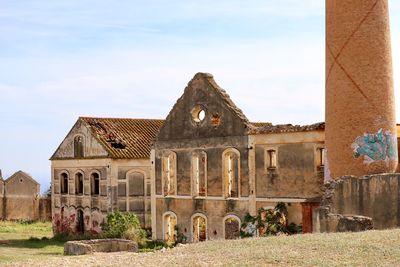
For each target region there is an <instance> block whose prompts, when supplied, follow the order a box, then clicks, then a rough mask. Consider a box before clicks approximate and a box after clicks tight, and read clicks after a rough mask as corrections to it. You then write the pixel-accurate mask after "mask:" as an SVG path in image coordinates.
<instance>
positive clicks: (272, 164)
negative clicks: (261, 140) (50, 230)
mask: <svg viewBox="0 0 400 267" xmlns="http://www.w3.org/2000/svg"><path fill="white" fill-rule="evenodd" d="M266 163H267V169H269V170H271V169H276V150H275V149H269V150H267V162H266Z"/></svg>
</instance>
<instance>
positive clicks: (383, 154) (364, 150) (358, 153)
mask: <svg viewBox="0 0 400 267" xmlns="http://www.w3.org/2000/svg"><path fill="white" fill-rule="evenodd" d="M351 147H352V148H353V151H354V156H355V157H356V158H359V157H362V156H363V157H364V163H365V164H371V163H373V162H375V161H389V160H397V140H396V136H393V135H392V133H391V132H390V131H384V130H382V129H380V130H379V131H378V132H377V133H375V134H370V133H365V134H364V135H363V136H359V137H357V138H356V140H355V142H354V143H353V144H352V146H351Z"/></svg>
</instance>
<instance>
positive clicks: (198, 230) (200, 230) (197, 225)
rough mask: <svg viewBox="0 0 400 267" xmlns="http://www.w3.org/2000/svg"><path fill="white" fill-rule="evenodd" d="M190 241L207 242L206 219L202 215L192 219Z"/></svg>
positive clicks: (196, 215)
mask: <svg viewBox="0 0 400 267" xmlns="http://www.w3.org/2000/svg"><path fill="white" fill-rule="evenodd" d="M192 239H193V240H192V241H193V242H203V241H206V240H207V218H206V217H205V216H204V215H202V214H195V215H194V216H193V217H192Z"/></svg>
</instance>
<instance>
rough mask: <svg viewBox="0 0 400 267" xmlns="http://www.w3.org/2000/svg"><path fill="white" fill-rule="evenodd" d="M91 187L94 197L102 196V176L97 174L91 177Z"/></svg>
mask: <svg viewBox="0 0 400 267" xmlns="http://www.w3.org/2000/svg"><path fill="white" fill-rule="evenodd" d="M90 185H91V189H92V190H91V193H92V195H93V196H98V195H99V194H100V175H99V174H98V173H97V172H94V173H92V174H91V175H90Z"/></svg>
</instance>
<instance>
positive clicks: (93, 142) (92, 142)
mask: <svg viewBox="0 0 400 267" xmlns="http://www.w3.org/2000/svg"><path fill="white" fill-rule="evenodd" d="M77 135H81V136H84V157H85V158H102V157H108V156H109V154H108V152H107V150H106V149H105V147H104V146H103V145H102V144H101V143H100V142H99V141H98V140H97V138H96V137H95V136H94V135H93V133H92V131H91V130H90V128H89V127H88V125H87V124H86V123H85V122H84V121H83V120H82V119H81V118H79V119H78V120H77V122H76V123H75V124H74V126H73V127H72V128H71V130H70V131H69V133H68V134H67V136H66V137H65V138H64V140H63V141H62V143H61V144H60V145H59V147H58V148H57V150H56V151H55V152H54V154H53V156H52V157H51V158H50V160H56V159H73V158H74V138H75V137H76V136H77Z"/></svg>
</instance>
